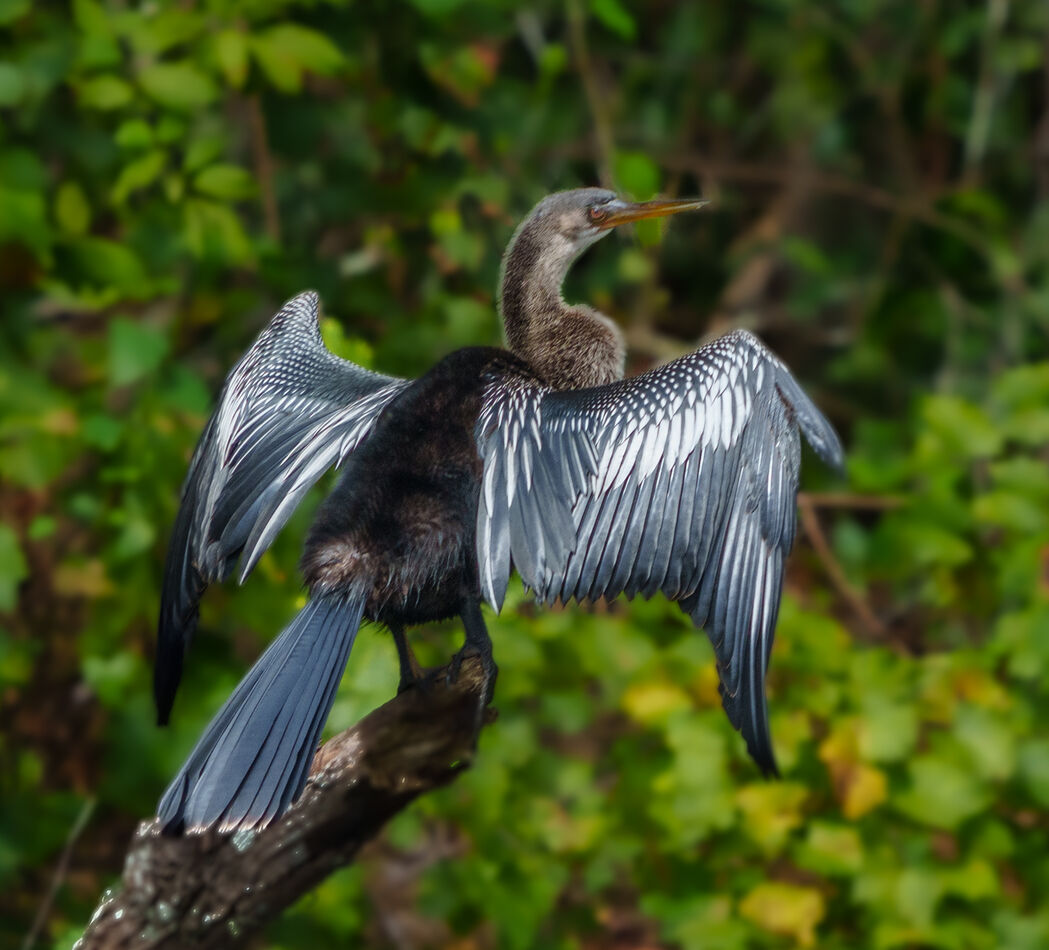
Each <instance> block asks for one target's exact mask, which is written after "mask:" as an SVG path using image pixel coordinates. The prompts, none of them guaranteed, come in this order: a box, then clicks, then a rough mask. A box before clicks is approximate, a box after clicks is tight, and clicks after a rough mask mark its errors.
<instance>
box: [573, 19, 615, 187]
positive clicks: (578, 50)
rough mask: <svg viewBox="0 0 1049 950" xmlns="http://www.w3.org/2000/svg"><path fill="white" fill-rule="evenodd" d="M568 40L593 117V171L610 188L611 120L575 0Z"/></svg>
mask: <svg viewBox="0 0 1049 950" xmlns="http://www.w3.org/2000/svg"><path fill="white" fill-rule="evenodd" d="M568 40H569V43H570V44H571V47H572V57H573V59H575V63H576V68H577V69H578V70H579V77H580V79H582V81H583V92H584V94H585V95H586V104H587V108H588V109H589V110H590V115H591V117H592V118H593V120H594V139H595V140H596V145H597V171H598V176H599V177H600V179H601V184H603V185H605V186H606V187H611V186H612V184H613V176H612V157H613V156H614V155H615V142H614V140H613V138H612V121H611V119H610V118H609V116H608V110H607V109H606V108H605V97H604V96H602V94H601V90H600V89H599V88H598V84H597V77H596V76H595V75H594V67H593V61H592V60H591V59H590V48H589V46H588V45H587V42H586V15H585V14H584V13H583V9H582V7H581V6H580V4H579V0H568Z"/></svg>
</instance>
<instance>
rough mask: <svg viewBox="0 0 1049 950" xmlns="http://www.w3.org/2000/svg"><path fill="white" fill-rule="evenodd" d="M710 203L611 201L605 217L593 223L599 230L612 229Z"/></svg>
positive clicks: (689, 200)
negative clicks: (631, 222) (629, 222)
mask: <svg viewBox="0 0 1049 950" xmlns="http://www.w3.org/2000/svg"><path fill="white" fill-rule="evenodd" d="M708 204H710V202H709V201H708V200H707V199H705V198H678V199H674V200H672V201H667V200H659V199H657V200H655V201H639V202H632V201H619V200H618V199H617V200H616V201H612V202H610V203H609V204H608V205H607V208H606V211H607V213H606V216H605V218H604V219H603V220H601V221H598V222H595V224H597V226H598V227H599V228H614V227H618V226H619V225H620V224H626V223H627V222H628V221H640V220H641V219H642V218H664V217H666V216H667V215H669V214H678V213H680V212H682V211H697V210H698V209H700V208H702V207H703V206H704V205H708Z"/></svg>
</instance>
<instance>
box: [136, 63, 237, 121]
mask: <svg viewBox="0 0 1049 950" xmlns="http://www.w3.org/2000/svg"><path fill="white" fill-rule="evenodd" d="M138 82H139V85H140V86H141V87H142V89H143V91H144V92H145V93H146V95H147V96H149V97H150V98H151V99H153V100H154V101H155V102H157V103H158V104H160V105H162V106H165V107H167V108H169V109H174V110H176V111H178V112H191V111H192V110H194V109H199V108H201V107H202V106H205V105H207V104H208V103H209V102H211V101H212V100H213V99H214V98H215V96H216V95H217V90H216V88H215V84H214V83H213V82H212V80H211V78H210V77H209V76H208V74H207V73H205V72H203V71H202V70H200V69H199V68H198V67H197V66H195V65H194V64H193V63H191V62H188V61H183V62H178V63H175V62H170V63H167V62H165V63H153V64H152V65H150V66H146V67H145V68H144V69H143V70H142V71H141V72H140V73H139V74H138Z"/></svg>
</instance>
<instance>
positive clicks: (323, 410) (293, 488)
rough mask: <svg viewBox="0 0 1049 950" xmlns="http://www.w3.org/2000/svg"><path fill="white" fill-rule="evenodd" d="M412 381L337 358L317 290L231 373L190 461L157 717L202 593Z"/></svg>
mask: <svg viewBox="0 0 1049 950" xmlns="http://www.w3.org/2000/svg"><path fill="white" fill-rule="evenodd" d="M407 385H408V383H407V382H406V381H404V380H399V379H394V378H392V377H389V376H382V375H380V374H378V373H372V372H370V371H369V370H366V369H364V368H362V367H360V366H357V365H356V364H354V363H350V362H347V361H346V360H342V359H339V358H338V357H337V356H335V355H334V354H332V353H331V352H330V351H329V350H328V349H327V347H325V345H324V342H323V340H322V338H321V334H320V328H319V326H318V298H317V295H316V294H315V293H313V292H308V293H304V294H300V295H299V296H297V297H295V298H293V299H292V300H290V301H288V302H287V303H286V304H285V305H284V306H283V307H282V308H281V310H280V311H279V312H278V313H277V314H276V315H275V316H274V317H273V319H272V320H271V321H270V323H269V324H268V325H267V327H266V328H265V329H264V330H263V331H262V333H261V334H260V335H259V337H258V339H256V341H255V343H254V344H253V345H252V346H251V348H250V349H249V350H248V351H247V353H245V354H244V356H243V357H242V358H241V360H240V361H239V362H238V363H237V365H236V366H235V367H234V368H233V370H232V371H231V373H230V374H229V376H228V377H227V379H226V383H225V385H224V386H223V389H222V393H221V395H220V396H219V401H218V406H217V408H216V409H215V412H214V414H213V415H212V417H211V419H210V420H209V421H208V424H207V426H206V428H205V429H204V433H203V434H202V436H201V438H200V441H199V442H198V444H197V448H196V451H195V452H194V454H193V459H192V461H191V462H190V467H189V473H188V475H187V477H186V480H185V483H184V484H183V487H182V499H181V505H180V508H179V512H178V516H177V518H176V521H175V527H174V532H173V534H172V538H171V542H170V546H169V549H168V559H167V564H166V567H165V572H164V587H163V592H162V595H161V612H160V623H159V630H158V657H157V664H156V670H157V680H156V691H157V700H158V706H159V708H160V710H161V717H162V718H164V717H165V716H166V708H165V707H166V706H169V705H170V701H171V699H172V698H173V696H174V690H175V688H176V686H177V683H178V677H179V675H180V672H181V665H182V654H183V652H184V650H185V646H186V644H187V643H188V641H189V638H190V637H191V635H192V632H193V629H194V627H195V625H196V617H197V604H198V602H199V599H200V597H201V595H202V593H203V591H204V589H205V587H206V586H207V585H208V583H210V582H212V581H218V580H224V579H225V578H226V577H227V576H228V575H229V574H230V572H231V571H232V570H233V567H234V565H235V564H236V562H237V560H238V558H240V560H241V569H240V571H239V575H238V576H239V579H240V580H243V579H244V578H245V577H246V576H247V574H248V573H249V572H250V571H251V569H252V568H253V567H254V566H255V564H256V563H257V562H258V559H259V557H261V555H262V553H263V552H264V551H265V550H266V548H268V547H269V545H270V544H271V543H272V542H273V539H274V538H275V537H276V535H277V534H278V533H279V531H280V529H281V528H282V527H283V526H284V524H285V523H286V522H287V520H288V518H289V517H290V516H291V513H292V512H293V511H294V509H295V507H296V506H297V505H298V503H299V502H300V501H301V500H302V498H303V496H304V495H305V494H306V492H307V491H308V490H309V488H310V487H311V486H312V485H313V484H314V483H315V482H316V481H317V479H319V478H320V476H321V475H322V474H323V473H324V472H325V471H326V470H327V469H329V468H331V467H332V466H335V465H339V464H340V463H341V462H342V461H343V460H344V459H345V458H346V456H347V455H348V454H349V453H350V452H352V451H353V449H354V448H355V447H356V446H357V445H358V444H359V443H360V442H361V440H362V439H364V438H365V436H366V435H367V434H368V432H369V430H370V429H371V426H372V424H373V423H374V421H375V419H376V418H377V417H378V415H379V413H380V412H381V411H382V409H383V408H384V407H385V406H386V405H387V403H389V402H390V400H392V399H393V398H394V397H395V396H396V395H397V394H398V393H399V392H400V391H401V390H402V389H404V387H405V386H407Z"/></svg>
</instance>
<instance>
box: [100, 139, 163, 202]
mask: <svg viewBox="0 0 1049 950" xmlns="http://www.w3.org/2000/svg"><path fill="white" fill-rule="evenodd" d="M167 160H168V157H167V153H166V152H165V151H164V150H163V149H154V150H153V151H151V152H146V154H145V155H142V156H141V157H140V158H136V159H135V160H134V161H132V162H129V163H128V164H127V165H125V166H124V167H123V168H122V169H121V171H120V175H119V176H118V177H117V180H116V182H115V183H114V185H113V190H112V191H111V192H110V197H111V198H112V200H113V203H114V204H123V203H124V202H125V201H127V199H128V198H129V197H130V196H131V195H132V194H134V193H135V192H136V191H141V190H142V189H143V188H148V187H149V186H150V185H152V184H153V183H154V182H155V181H156V180H157V178H159V177H160V173H161V172H162V171H163V170H164V166H165V165H166V164H167Z"/></svg>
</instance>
